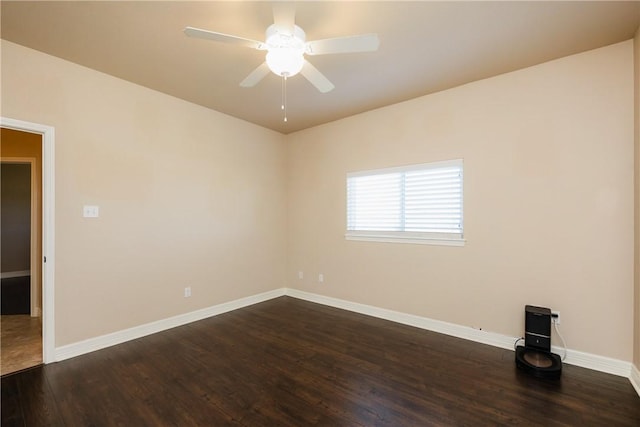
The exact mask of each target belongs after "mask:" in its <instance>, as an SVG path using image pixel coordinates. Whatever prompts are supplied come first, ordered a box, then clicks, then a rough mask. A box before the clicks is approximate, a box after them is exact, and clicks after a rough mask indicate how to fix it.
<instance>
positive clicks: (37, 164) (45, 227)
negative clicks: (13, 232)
mask: <svg viewBox="0 0 640 427" xmlns="http://www.w3.org/2000/svg"><path fill="white" fill-rule="evenodd" d="M0 128H1V129H0V131H1V132H2V135H1V140H0V143H1V144H2V147H1V151H0V154H1V157H2V166H6V167H7V168H9V169H12V168H13V166H20V167H25V166H28V168H29V173H28V174H29V176H30V189H31V191H30V196H31V197H30V206H29V216H30V221H29V224H30V226H24V225H22V226H17V227H22V228H27V229H28V235H29V242H30V243H29V262H28V264H27V266H26V267H20V265H22V266H24V265H25V264H24V261H22V262H23V264H19V263H18V264H13V266H12V267H9V266H8V265H3V266H2V273H3V274H2V279H5V278H9V279H17V280H14V284H15V282H20V281H22V282H23V284H22V285H20V284H17V285H16V287H18V288H20V286H22V289H21V290H19V291H18V294H22V296H18V298H19V299H20V298H22V300H21V301H22V302H21V304H22V308H21V309H20V310H22V311H23V312H24V311H27V313H26V314H24V313H22V314H19V315H20V316H23V319H24V320H26V322H25V323H28V325H16V323H19V322H14V320H16V319H17V317H12V318H10V319H5V317H4V313H3V316H2V317H3V318H2V328H1V329H2V374H3V375H4V374H5V373H7V372H5V366H9V365H11V364H7V365H5V353H11V352H12V350H10V351H7V352H5V344H6V337H9V340H8V341H11V337H10V334H12V333H13V334H14V335H17V336H18V337H19V338H20V340H21V341H28V339H27V337H28V336H29V334H31V336H33V332H34V330H35V331H36V332H37V333H38V335H37V339H36V341H37V344H39V351H37V352H38V354H36V355H33V354H31V355H29V356H24V355H23V356H21V357H20V358H21V359H23V361H25V362H27V360H31V362H27V363H28V364H29V363H30V364H34V362H33V361H34V360H35V361H36V362H35V364H38V363H50V362H53V361H55V337H54V331H55V328H54V319H55V317H54V287H53V286H54V265H55V264H54V261H55V256H54V245H53V243H54V241H53V238H54V229H53V224H54V206H53V204H54V203H53V202H54V182H53V180H54V159H53V154H54V129H53V128H52V127H50V126H46V125H40V124H37V123H30V122H25V121H21V120H15V119H10V118H6V117H0ZM11 140H15V141H14V142H13V143H9V142H8V141H11ZM27 140H30V141H33V142H32V143H31V144H29V143H28V142H26V141H27ZM29 148H30V150H31V151H29ZM7 165H8V166H11V167H8V166H7ZM20 167H18V169H20ZM18 174H22V175H26V174H27V173H26V172H25V171H24V169H23V170H22V172H19V173H18ZM17 185H18V186H19V185H20V184H17ZM22 185H23V187H24V184H22ZM23 205H25V203H24V202H23ZM3 208H4V206H3ZM22 210H23V211H24V210H25V209H24V207H23V208H22ZM4 215H5V211H4V209H3V217H4ZM3 234H4V233H3ZM22 234H25V233H22ZM3 237H4V236H3ZM23 237H24V236H23ZM3 240H4V239H3ZM2 243H3V257H2V258H3V260H2V261H3V263H2V264H6V263H5V262H4V261H5V255H6V254H8V253H10V254H11V255H16V254H18V255H20V254H22V258H24V248H23V246H24V243H20V244H19V243H12V244H10V245H9V250H7V247H6V246H4V245H6V244H7V243H6V242H5V241H3V242H2ZM21 245H22V246H21ZM14 258H15V257H14ZM17 258H20V257H17ZM12 261H15V259H13V260H12ZM19 268H24V269H19ZM9 270H10V271H9ZM25 277H27V279H25ZM27 281H28V290H27V291H26V292H25V291H24V283H25V282H27ZM3 282H4V280H3ZM2 285H4V283H3V284H2ZM3 290H4V289H3ZM26 294H28V297H26V298H25V295H26ZM25 299H26V300H27V301H28V310H25V309H24V305H25ZM9 316H13V315H9ZM5 320H6V321H5ZM29 329H30V330H29ZM5 332H7V336H5ZM24 367H27V366H21V367H20V369H22V368H24ZM14 369H15V368H14Z"/></svg>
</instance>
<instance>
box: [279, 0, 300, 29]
mask: <svg viewBox="0 0 640 427" xmlns="http://www.w3.org/2000/svg"><path fill="white" fill-rule="evenodd" d="M273 23H274V24H275V26H276V27H278V28H279V29H281V30H283V31H286V32H287V33H288V34H293V28H294V26H295V23H296V7H295V4H294V3H291V2H287V3H285V2H277V3H274V4H273Z"/></svg>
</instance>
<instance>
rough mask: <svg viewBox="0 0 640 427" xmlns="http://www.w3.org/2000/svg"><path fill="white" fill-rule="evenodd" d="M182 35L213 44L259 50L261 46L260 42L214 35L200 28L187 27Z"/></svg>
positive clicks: (218, 34)
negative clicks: (218, 43)
mask: <svg viewBox="0 0 640 427" xmlns="http://www.w3.org/2000/svg"><path fill="white" fill-rule="evenodd" d="M184 33H185V34H186V35H187V36H189V37H195V38H197V39H205V40H213V41H215V42H222V43H229V44H235V45H239V46H245V47H252V48H254V49H259V48H261V46H262V44H263V43H262V42H259V41H257V40H251V39H245V38H244V37H237V36H230V35H229V34H223V33H216V32H214V31H209V30H201V29H200V28H193V27H187V28H185V29H184Z"/></svg>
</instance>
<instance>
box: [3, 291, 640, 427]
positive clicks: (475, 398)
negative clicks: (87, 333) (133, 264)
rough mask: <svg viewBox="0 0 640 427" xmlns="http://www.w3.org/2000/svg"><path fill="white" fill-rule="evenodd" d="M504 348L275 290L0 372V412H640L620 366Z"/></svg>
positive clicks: (170, 419) (268, 421)
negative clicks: (537, 366)
mask: <svg viewBox="0 0 640 427" xmlns="http://www.w3.org/2000/svg"><path fill="white" fill-rule="evenodd" d="M513 357H514V353H513V352H512V351H509V350H503V349H498V348H495V347H490V346H486V345H482V344H478V343H473V342H469V341H466V340H462V339H458V338H454V337H450V336H445V335H441V334H437V333H433V332H429V331H424V330H420V329H417V328H412V327H408V326H404V325H400V324H396V323H393V322H388V321H384V320H381V319H376V318H372V317H368V316H364V315H360V314H356V313H351V312H347V311H343V310H338V309H335V308H331V307H325V306H321V305H317V304H313V303H309V302H305V301H301V300H296V299H293V298H289V297H282V298H277V299H274V300H270V301H267V302H264V303H261V304H256V305H253V306H250V307H246V308H243V309H240V310H236V311H233V312H229V313H225V314H222V315H219V316H216V317H213V318H209V319H205V320H202V321H199V322H195V323H191V324H189V325H185V326H183V327H179V328H174V329H171V330H167V331H164V332H161V333H158V334H154V335H150V336H147V337H144V338H141V339H138V340H134V341H130V342H127V343H124V344H121V345H118V346H114V347H111V348H107V349H104V350H101V351H97V352H94V353H90V354H87V355H84V356H79V357H76V358H73V359H70V360H67V361H63V362H59V363H55V364H51V365H46V366H43V367H40V368H37V370H34V371H32V372H31V373H30V374H28V373H17V374H13V375H10V376H7V377H3V378H2V425H3V426H4V425H21V426H22V425H67V426H112V425H113V426H116V425H135V426H158V425H179V426H211V425H215V426H224V425H231V426H233V425H235V426H273V425H279V426H312V425H317V426H418V425H419V426H430V425H434V426H443V425H444V426H446V425H527V426H529V425H544V426H568V425H585V426H591V425H607V426H638V425H640V397H638V395H637V394H636V393H635V390H634V389H633V387H632V386H631V384H630V383H629V380H628V379H626V378H621V377H616V376H613V375H607V374H603V373H600V372H594V371H590V370H587V369H583V368H579V367H575V366H570V365H565V366H564V369H563V375H562V378H561V379H560V380H559V381H549V380H540V379H537V378H534V377H531V376H528V375H526V374H524V373H523V372H521V371H519V370H518V369H516V367H515V363H514V360H513ZM24 411H28V412H29V414H30V415H29V417H31V418H28V419H27V418H25V416H24V415H23V413H24ZM533 415H536V416H537V418H535V417H533Z"/></svg>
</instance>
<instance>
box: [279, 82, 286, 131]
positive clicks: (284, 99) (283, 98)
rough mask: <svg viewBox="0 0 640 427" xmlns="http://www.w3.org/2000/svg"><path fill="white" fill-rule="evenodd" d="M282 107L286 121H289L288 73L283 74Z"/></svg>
mask: <svg viewBox="0 0 640 427" xmlns="http://www.w3.org/2000/svg"><path fill="white" fill-rule="evenodd" d="M280 109H281V110H282V111H284V121H285V122H286V121H287V75H286V74H283V75H282V105H281V106H280Z"/></svg>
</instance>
